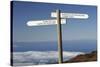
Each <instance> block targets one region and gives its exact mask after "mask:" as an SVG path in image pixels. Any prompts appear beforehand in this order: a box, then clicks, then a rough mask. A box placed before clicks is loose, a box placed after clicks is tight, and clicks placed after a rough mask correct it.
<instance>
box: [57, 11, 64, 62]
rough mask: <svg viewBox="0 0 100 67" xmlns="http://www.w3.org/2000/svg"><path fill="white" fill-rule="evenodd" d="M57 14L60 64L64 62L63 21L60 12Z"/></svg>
mask: <svg viewBox="0 0 100 67" xmlns="http://www.w3.org/2000/svg"><path fill="white" fill-rule="evenodd" d="M56 12H57V31H58V34H57V35H58V54H59V59H58V61H59V64H60V63H62V62H63V48H62V31H61V30H62V29H61V19H60V10H56Z"/></svg>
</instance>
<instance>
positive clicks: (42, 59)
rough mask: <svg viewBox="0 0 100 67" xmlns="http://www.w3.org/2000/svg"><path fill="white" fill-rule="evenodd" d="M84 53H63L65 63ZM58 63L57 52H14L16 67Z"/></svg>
mask: <svg viewBox="0 0 100 67" xmlns="http://www.w3.org/2000/svg"><path fill="white" fill-rule="evenodd" d="M79 54H84V53H83V52H67V51H64V52H63V59H64V61H66V60H68V59H70V58H73V57H75V56H77V55H79ZM57 61H58V52H57V51H28V52H14V53H13V62H14V63H13V64H14V66H27V65H38V64H49V63H55V62H57Z"/></svg>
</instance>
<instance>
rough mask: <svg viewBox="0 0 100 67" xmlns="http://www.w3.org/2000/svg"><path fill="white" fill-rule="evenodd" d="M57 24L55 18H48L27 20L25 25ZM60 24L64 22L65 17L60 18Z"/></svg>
mask: <svg viewBox="0 0 100 67" xmlns="http://www.w3.org/2000/svg"><path fill="white" fill-rule="evenodd" d="M55 24H57V20H56V19H50V20H37V21H28V22H27V26H41V25H55ZM61 24H66V19H61Z"/></svg>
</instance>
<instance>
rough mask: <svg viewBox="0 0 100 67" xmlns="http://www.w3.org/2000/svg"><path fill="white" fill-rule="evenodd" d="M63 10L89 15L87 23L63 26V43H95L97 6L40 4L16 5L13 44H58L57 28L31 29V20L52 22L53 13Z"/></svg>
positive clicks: (41, 27)
mask: <svg viewBox="0 0 100 67" xmlns="http://www.w3.org/2000/svg"><path fill="white" fill-rule="evenodd" d="M56 9H60V10H61V12H72V13H86V14H88V15H89V18H88V19H86V20H79V19H67V20H66V22H67V24H64V25H62V36H63V41H66V40H96V39H97V35H96V34H97V30H96V26H97V20H96V18H97V14H96V12H97V11H96V9H97V8H96V6H82V5H69V4H50V3H38V2H21V1H15V2H13V39H14V42H37V41H38V42H41V41H57V30H56V25H50V26H37V27H28V26H27V25H26V23H27V22H28V21H30V20H42V19H43V20H44V19H53V18H51V12H54V11H56Z"/></svg>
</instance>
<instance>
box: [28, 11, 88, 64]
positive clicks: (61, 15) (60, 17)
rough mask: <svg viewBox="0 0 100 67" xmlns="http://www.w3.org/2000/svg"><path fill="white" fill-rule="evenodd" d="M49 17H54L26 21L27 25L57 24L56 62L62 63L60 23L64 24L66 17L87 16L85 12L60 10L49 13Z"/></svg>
mask: <svg viewBox="0 0 100 67" xmlns="http://www.w3.org/2000/svg"><path fill="white" fill-rule="evenodd" d="M51 17H54V18H56V19H49V20H37V21H28V22H27V26H43V25H55V24H57V35H58V57H59V58H58V63H59V64H60V63H63V48H62V31H61V30H62V29H61V24H66V19H67V18H74V19H87V18H88V17H89V16H88V15H87V14H80V13H61V12H60V10H56V12H52V13H51Z"/></svg>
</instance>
